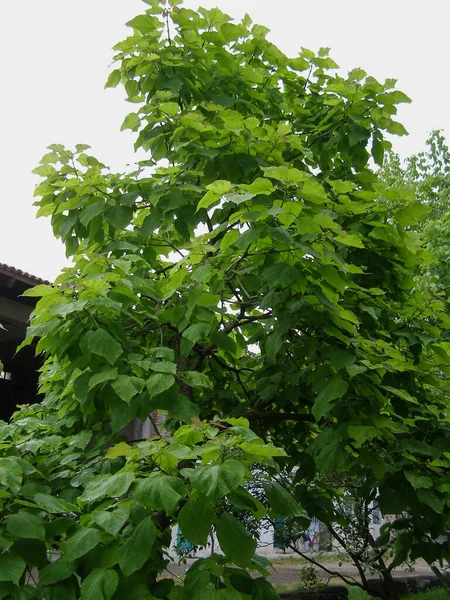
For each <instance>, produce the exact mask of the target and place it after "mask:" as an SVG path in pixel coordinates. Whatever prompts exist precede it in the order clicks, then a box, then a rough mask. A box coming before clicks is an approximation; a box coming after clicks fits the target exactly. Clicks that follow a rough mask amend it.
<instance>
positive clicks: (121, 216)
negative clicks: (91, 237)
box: [106, 206, 133, 230]
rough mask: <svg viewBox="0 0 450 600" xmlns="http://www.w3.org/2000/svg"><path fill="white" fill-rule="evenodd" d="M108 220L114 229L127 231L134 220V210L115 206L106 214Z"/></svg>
mask: <svg viewBox="0 0 450 600" xmlns="http://www.w3.org/2000/svg"><path fill="white" fill-rule="evenodd" d="M106 218H107V219H108V221H109V222H110V223H111V225H112V226H113V227H115V228H116V229H119V230H123V229H125V228H126V227H127V226H128V225H129V224H130V223H131V220H132V218H133V209H132V208H130V207H129V206H115V207H114V208H111V209H110V210H108V211H107V212H106Z"/></svg>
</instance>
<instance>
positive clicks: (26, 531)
mask: <svg viewBox="0 0 450 600" xmlns="http://www.w3.org/2000/svg"><path fill="white" fill-rule="evenodd" d="M6 529H7V530H8V532H9V533H11V534H12V535H15V536H17V537H20V538H32V539H35V540H41V541H44V540H45V527H44V522H43V520H42V519H40V518H39V517H36V516H35V515H32V514H30V513H27V512H23V511H21V512H18V513H16V514H14V515H9V516H8V517H6Z"/></svg>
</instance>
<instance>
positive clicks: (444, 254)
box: [380, 131, 450, 298]
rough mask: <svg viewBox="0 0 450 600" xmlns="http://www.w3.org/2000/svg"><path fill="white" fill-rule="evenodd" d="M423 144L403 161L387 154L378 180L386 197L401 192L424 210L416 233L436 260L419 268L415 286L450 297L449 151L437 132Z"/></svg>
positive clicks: (441, 136)
mask: <svg viewBox="0 0 450 600" xmlns="http://www.w3.org/2000/svg"><path fill="white" fill-rule="evenodd" d="M426 143H427V149H426V150H425V151H423V152H420V153H418V154H414V155H412V156H409V157H407V158H406V160H405V161H402V160H401V159H400V156H399V155H398V154H394V153H389V154H388V155H387V160H385V162H384V165H383V167H382V169H381V170H380V177H381V179H382V180H383V181H384V182H385V183H386V185H387V188H388V194H389V193H390V192H391V191H392V190H394V189H395V190H398V189H399V188H400V189H403V191H404V193H406V195H407V196H408V197H411V196H414V197H415V198H416V199H417V200H419V201H420V202H421V203H422V204H423V206H424V207H425V208H426V211H424V216H423V217H422V219H421V222H420V225H419V230H420V233H421V235H422V238H423V240H424V242H425V244H426V247H427V248H428V249H429V250H430V251H431V252H432V253H433V255H434V257H435V260H434V261H431V262H429V263H428V262H427V263H426V264H425V265H423V266H422V268H421V269H420V276H419V278H418V283H419V284H420V285H421V286H422V287H423V288H424V289H428V290H429V291H430V292H432V293H434V294H442V295H444V296H445V297H446V298H449V297H450V271H449V268H448V264H449V260H450V152H449V149H448V146H447V144H446V140H445V138H444V136H443V135H442V133H441V132H440V131H433V132H432V133H431V135H430V137H429V138H428V139H427V142H426Z"/></svg>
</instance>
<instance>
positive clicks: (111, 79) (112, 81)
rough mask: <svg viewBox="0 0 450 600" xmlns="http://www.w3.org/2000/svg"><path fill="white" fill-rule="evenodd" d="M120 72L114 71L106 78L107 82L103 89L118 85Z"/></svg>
mask: <svg viewBox="0 0 450 600" xmlns="http://www.w3.org/2000/svg"><path fill="white" fill-rule="evenodd" d="M120 78H121V75H120V71H119V69H114V71H111V73H110V74H109V76H108V80H107V82H106V83H105V88H109V87H116V86H117V85H118V84H119V83H120Z"/></svg>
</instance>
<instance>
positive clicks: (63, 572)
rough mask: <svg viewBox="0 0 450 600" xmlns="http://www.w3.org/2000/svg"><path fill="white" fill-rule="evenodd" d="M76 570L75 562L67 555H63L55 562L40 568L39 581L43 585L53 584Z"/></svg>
mask: <svg viewBox="0 0 450 600" xmlns="http://www.w3.org/2000/svg"><path fill="white" fill-rule="evenodd" d="M74 570H75V562H74V561H73V560H70V559H69V558H68V557H67V556H66V555H63V556H61V557H60V558H58V559H57V560H55V561H54V562H51V563H50V564H49V565H47V566H46V567H44V568H43V569H40V570H39V583H40V584H42V585H53V584H55V583H58V581H64V579H68V578H69V577H70V576H71V575H72V573H73V572H74Z"/></svg>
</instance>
